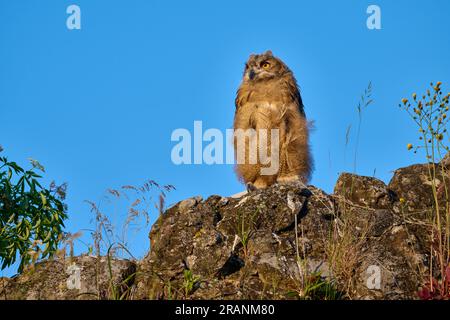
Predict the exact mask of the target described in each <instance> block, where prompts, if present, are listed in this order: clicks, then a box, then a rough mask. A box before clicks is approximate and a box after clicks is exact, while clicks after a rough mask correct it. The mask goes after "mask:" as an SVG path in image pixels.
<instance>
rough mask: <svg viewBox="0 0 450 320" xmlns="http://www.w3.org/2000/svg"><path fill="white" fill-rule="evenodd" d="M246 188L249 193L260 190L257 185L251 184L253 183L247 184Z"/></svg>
mask: <svg viewBox="0 0 450 320" xmlns="http://www.w3.org/2000/svg"><path fill="white" fill-rule="evenodd" d="M246 187H247V192H252V191H256V190H258V189H257V188H256V187H255V185H254V184H253V183H251V182H247V185H246Z"/></svg>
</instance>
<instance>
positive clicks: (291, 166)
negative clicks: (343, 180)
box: [234, 51, 313, 190]
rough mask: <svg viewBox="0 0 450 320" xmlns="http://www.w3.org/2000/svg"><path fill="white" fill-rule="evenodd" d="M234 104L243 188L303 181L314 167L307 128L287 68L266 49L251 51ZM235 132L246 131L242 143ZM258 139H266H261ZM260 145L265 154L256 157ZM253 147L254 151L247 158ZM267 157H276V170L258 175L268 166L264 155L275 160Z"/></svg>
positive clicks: (303, 112) (239, 167) (295, 89)
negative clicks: (256, 52) (274, 136)
mask: <svg viewBox="0 0 450 320" xmlns="http://www.w3.org/2000/svg"><path fill="white" fill-rule="evenodd" d="M235 103H236V112H235V117H234V132H235V135H234V150H235V155H236V157H237V159H238V161H237V165H236V171H237V174H238V176H239V178H240V180H241V181H243V182H244V183H246V185H247V188H248V189H250V190H252V189H255V188H256V189H261V188H266V187H268V186H270V185H272V184H274V183H276V182H278V183H289V182H295V181H299V182H302V183H307V182H308V180H309V178H310V175H311V171H312V166H313V165H312V158H311V154H310V150H309V144H308V136H309V134H308V129H309V128H308V122H307V120H306V116H305V111H304V110H303V103H302V98H301V96H300V92H299V89H298V86H297V81H296V80H295V78H294V75H293V74H292V71H291V70H290V69H289V68H288V67H287V66H286V65H285V64H284V63H283V61H281V60H280V59H279V58H277V57H274V56H273V54H272V52H271V51H267V52H265V53H263V54H256V55H254V54H252V55H251V56H250V57H249V59H248V61H247V63H246V64H245V70H244V76H243V79H242V83H241V85H240V87H239V89H238V91H237V96H236V101H235ZM238 129H243V130H238ZM247 129H254V130H247ZM260 129H267V130H266V132H267V133H266V134H264V135H263V136H262V133H260V132H261V130H260ZM269 129H278V131H277V132H278V144H276V143H275V144H273V143H272V142H275V141H272V139H275V138H273V136H271V133H270V132H271V130H269ZM238 131H241V132H242V131H245V132H247V133H246V134H245V135H244V136H243V137H244V138H243V140H241V143H239V141H238V134H237V132H238ZM262 131H264V130H262ZM275 131H276V130H275ZM249 132H250V133H249ZM241 138H242V137H241ZM261 139H264V140H263V141H264V142H265V143H261V142H262V141H261ZM255 146H256V147H255ZM263 147H264V148H267V150H263V151H264V152H266V153H265V155H266V156H264V157H265V158H263V156H261V148H263ZM253 149H257V150H256V152H255V153H254V158H253V160H251V159H252V158H251V156H250V155H251V152H252V150H253ZM239 154H241V156H240V157H241V158H240V159H241V161H239ZM263 154H264V153H263ZM272 156H275V158H276V156H278V159H277V160H278V164H279V165H278V166H277V169H278V170H277V171H276V172H271V173H270V174H263V173H262V170H261V169H262V168H268V167H270V165H271V164H270V163H268V162H267V158H271V159H275V158H273V157H272ZM264 159H265V160H264Z"/></svg>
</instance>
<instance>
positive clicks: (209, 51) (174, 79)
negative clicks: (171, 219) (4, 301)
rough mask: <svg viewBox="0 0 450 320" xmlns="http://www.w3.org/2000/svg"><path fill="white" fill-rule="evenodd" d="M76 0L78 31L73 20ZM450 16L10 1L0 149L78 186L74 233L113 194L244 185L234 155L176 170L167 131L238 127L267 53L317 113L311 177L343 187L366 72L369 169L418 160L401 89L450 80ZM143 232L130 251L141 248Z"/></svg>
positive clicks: (397, 6)
mask: <svg viewBox="0 0 450 320" xmlns="http://www.w3.org/2000/svg"><path fill="white" fill-rule="evenodd" d="M71 4H77V5H79V6H80V8H81V13H82V16H81V24H82V25H81V26H82V29H81V30H68V29H67V28H66V19H67V17H68V15H67V14H66V8H67V7H68V6H69V5H71ZM370 4H376V5H379V6H380V8H381V13H382V16H381V19H382V30H368V29H367V27H366V19H367V17H368V15H367V14H366V9H367V7H368V5H370ZM449 13H450V2H449V1H447V0H433V1H410V0H397V1H387V0H386V1H381V0H376V1H363V0H347V1H331V0H330V1H276V2H275V1H260V0H259V1H230V0H227V1H144V0H133V1H101V0H96V1H88V0H72V1H65V0H52V1H31V0H30V1H23V0H14V1H12V0H9V1H7V0H0V145H2V146H3V147H4V149H5V151H4V154H5V155H6V156H8V157H9V158H10V159H11V160H14V161H17V162H19V163H20V164H22V165H25V164H26V163H27V158H28V157H32V158H34V159H37V160H39V161H40V162H41V163H42V164H43V165H44V166H45V167H46V169H47V172H46V175H45V176H46V182H47V183H49V182H50V181H51V180H53V179H55V180H56V181H57V182H67V183H68V184H69V189H68V198H67V203H68V205H69V215H70V219H69V220H68V222H67V230H68V231H72V232H76V231H77V230H79V229H82V228H87V227H89V226H90V225H89V221H90V217H91V215H90V213H89V208H88V206H87V205H86V204H85V203H84V200H86V199H89V200H93V201H98V200H99V199H101V198H102V196H103V195H104V193H105V190H106V189H107V188H116V187H120V186H121V185H125V184H135V185H138V184H141V183H142V182H144V181H145V180H146V179H154V180H156V181H158V182H160V183H162V184H169V183H170V184H173V185H175V186H176V188H177V191H175V192H173V193H172V194H171V195H170V197H169V198H168V203H169V204H171V203H174V202H176V201H179V200H181V199H184V198H187V197H190V196H195V195H202V196H203V197H207V196H208V195H211V194H220V195H231V194H234V193H237V192H240V191H242V190H243V186H242V185H240V184H239V183H238V182H237V180H236V177H235V175H234V173H233V168H232V166H231V165H216V166H208V165H191V166H175V165H174V164H172V162H171V159H170V152H171V149H172V147H173V146H174V144H175V143H173V142H171V141H170V136H171V133H172V131H173V130H174V129H176V128H187V129H192V127H193V121H194V120H202V121H203V126H204V127H205V128H218V129H221V130H225V129H226V128H230V127H231V126H232V121H233V116H234V108H235V107H234V97H235V92H236V89H237V87H238V86H239V83H240V79H241V75H242V69H243V66H244V62H245V61H246V59H247V57H248V55H249V54H251V53H255V52H256V53H257V52H261V51H265V50H267V49H271V50H272V51H273V52H274V54H275V55H277V56H279V57H280V58H282V59H283V60H284V61H285V62H286V63H287V64H288V65H289V66H290V68H291V69H292V70H293V71H294V73H295V75H296V77H297V80H298V82H299V85H300V87H301V92H302V96H303V101H304V103H305V106H306V112H307V116H308V118H310V119H312V120H314V121H315V126H316V130H315V131H314V133H313V134H312V137H311V144H312V148H313V155H314V158H315V163H316V165H315V167H316V169H315V172H314V174H313V179H312V184H314V185H316V186H318V187H320V188H322V189H324V190H326V191H327V192H331V191H332V189H333V186H334V183H335V181H336V178H337V176H338V174H339V173H340V172H343V171H352V170H353V165H352V162H353V155H354V143H355V137H356V132H355V129H356V126H357V112H356V106H357V103H358V100H359V97H360V95H361V93H362V92H363V91H364V89H365V88H366V87H367V84H368V82H369V81H372V83H373V99H374V103H373V104H372V105H370V107H369V108H368V109H367V110H366V111H365V113H364V115H363V120H362V121H363V124H362V131H361V136H360V145H359V149H358V162H357V173H359V174H362V175H373V172H374V170H376V176H377V177H378V178H380V179H382V180H384V181H386V182H388V181H389V179H390V178H391V176H392V170H394V169H396V168H398V167H402V166H406V165H409V164H411V163H414V162H421V161H422V158H420V157H419V156H417V155H415V156H414V155H413V154H412V153H408V152H407V151H406V147H405V146H406V144H407V143H408V142H414V141H415V140H414V139H415V138H416V131H415V130H416V128H415V127H414V125H413V124H412V123H411V120H410V119H409V118H408V117H406V115H405V114H404V113H403V112H402V111H401V110H399V108H398V107H397V105H398V103H399V101H400V100H401V98H402V97H404V96H408V95H410V94H411V93H412V92H415V91H416V92H418V93H419V92H422V91H424V90H425V89H426V87H427V85H428V83H429V82H430V81H438V80H440V81H442V82H443V83H444V84H443V88H444V91H445V92H447V90H450V59H449V52H450V39H449V31H450V24H449V23H448V14H449ZM349 124H352V131H351V135H350V144H349V146H348V147H347V148H346V147H345V134H346V129H347V127H348V125H349ZM156 216H157V213H156V211H154V212H153V219H152V221H154V218H155V217H156ZM147 234H148V230H142V231H141V232H140V233H139V234H138V235H137V236H136V237H135V241H134V242H133V244H132V246H131V249H132V251H133V253H135V255H136V256H138V257H142V256H143V255H144V254H145V252H146V251H147V250H148V248H149V241H148V239H147ZM85 238H87V236H86V237H85ZM10 272H11V271H6V272H5V274H10Z"/></svg>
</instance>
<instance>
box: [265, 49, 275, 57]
mask: <svg viewBox="0 0 450 320" xmlns="http://www.w3.org/2000/svg"><path fill="white" fill-rule="evenodd" d="M264 54H265V55H268V56H273V53H272V50H267V51H266V52H264Z"/></svg>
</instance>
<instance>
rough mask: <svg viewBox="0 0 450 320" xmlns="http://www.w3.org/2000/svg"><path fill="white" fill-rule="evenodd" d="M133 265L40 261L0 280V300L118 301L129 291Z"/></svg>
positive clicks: (103, 260) (100, 260)
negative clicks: (20, 272)
mask: <svg viewBox="0 0 450 320" xmlns="http://www.w3.org/2000/svg"><path fill="white" fill-rule="evenodd" d="M135 274H136V264H135V263H134V262H132V261H128V260H117V259H107V258H106V257H101V258H97V257H93V256H87V255H84V256H80V257H74V258H66V259H58V260H49V261H43V262H40V263H38V264H36V265H35V266H33V267H32V268H28V269H26V270H25V272H24V273H22V274H21V275H18V276H16V277H14V278H0V299H1V300H3V299H5V300H87V299H90V300H91V299H119V298H125V297H127V295H128V294H129V293H130V292H131V285H132V284H133V282H134V277H135Z"/></svg>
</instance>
